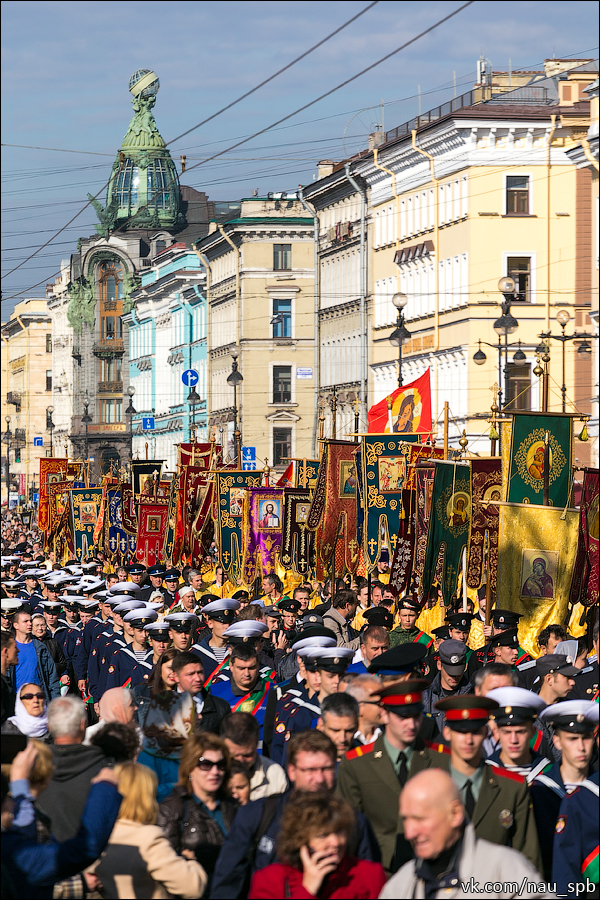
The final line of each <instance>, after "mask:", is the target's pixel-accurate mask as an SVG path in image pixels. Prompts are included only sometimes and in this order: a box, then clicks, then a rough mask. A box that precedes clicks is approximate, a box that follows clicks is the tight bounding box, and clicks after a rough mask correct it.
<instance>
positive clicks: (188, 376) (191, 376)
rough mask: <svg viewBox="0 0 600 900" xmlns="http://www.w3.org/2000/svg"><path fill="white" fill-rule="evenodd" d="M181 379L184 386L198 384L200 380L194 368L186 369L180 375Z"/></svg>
mask: <svg viewBox="0 0 600 900" xmlns="http://www.w3.org/2000/svg"><path fill="white" fill-rule="evenodd" d="M181 380H182V381H183V383H184V384H185V386H186V387H194V385H196V384H198V381H199V380H200V376H199V375H198V373H197V372H196V370H195V369H186V370H185V372H184V373H183V375H182V376H181Z"/></svg>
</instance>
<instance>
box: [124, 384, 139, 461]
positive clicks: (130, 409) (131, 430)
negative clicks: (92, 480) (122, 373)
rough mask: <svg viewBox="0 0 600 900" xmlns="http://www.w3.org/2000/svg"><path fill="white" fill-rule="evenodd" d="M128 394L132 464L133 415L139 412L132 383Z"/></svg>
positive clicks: (131, 457)
mask: <svg viewBox="0 0 600 900" xmlns="http://www.w3.org/2000/svg"><path fill="white" fill-rule="evenodd" d="M127 394H128V396H129V403H128V405H127V409H126V410H125V415H126V416H129V463H130V464H131V460H132V459H133V416H134V415H135V414H136V412H137V410H136V409H135V407H134V405H133V395H134V394H135V388H134V386H133V385H132V384H130V385H129V387H128V388H127Z"/></svg>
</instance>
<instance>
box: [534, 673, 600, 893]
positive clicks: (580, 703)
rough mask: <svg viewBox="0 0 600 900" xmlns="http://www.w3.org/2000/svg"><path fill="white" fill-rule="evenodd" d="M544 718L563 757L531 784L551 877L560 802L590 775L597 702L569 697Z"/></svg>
mask: <svg viewBox="0 0 600 900" xmlns="http://www.w3.org/2000/svg"><path fill="white" fill-rule="evenodd" d="M543 658H547V657H543ZM594 717H595V722H594ZM540 719H542V720H543V721H547V722H549V723H551V725H552V727H553V737H552V740H553V743H554V745H555V747H556V749H557V750H558V752H559V753H560V754H561V756H562V759H561V761H560V762H555V763H554V764H553V765H551V766H548V767H547V768H546V769H545V770H544V771H543V772H541V773H540V774H538V775H537V776H536V778H535V780H534V781H533V783H532V785H531V798H532V800H533V808H534V811H535V819H536V822H537V828H538V833H539V836H540V844H541V847H542V856H543V865H544V868H543V870H542V869H540V871H543V873H544V877H545V878H547V879H548V880H550V877H551V875H552V842H553V837H554V832H555V827H556V823H557V820H558V816H559V812H560V805H561V802H562V800H563V798H564V797H565V796H566V795H567V794H568V793H570V792H571V791H573V790H575V788H576V787H578V785H579V784H581V782H582V781H584V780H585V779H586V778H587V777H588V775H589V771H590V762H591V759H592V753H593V749H594V727H595V724H596V723H597V721H598V708H597V705H596V704H595V703H590V702H588V701H587V700H565V701H563V702H562V703H554V704H552V706H547V707H546V708H545V709H544V710H543V711H542V712H541V713H540Z"/></svg>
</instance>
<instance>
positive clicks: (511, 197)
mask: <svg viewBox="0 0 600 900" xmlns="http://www.w3.org/2000/svg"><path fill="white" fill-rule="evenodd" d="M506 215H507V216H527V215H529V175H508V176H507V178H506Z"/></svg>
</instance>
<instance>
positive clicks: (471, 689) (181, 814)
mask: <svg viewBox="0 0 600 900" xmlns="http://www.w3.org/2000/svg"><path fill="white" fill-rule="evenodd" d="M213 551H214V548H213ZM1 562H2V584H1V595H2V599H1V614H2V615H1V661H2V664H1V673H2V678H1V687H2V726H1V728H2V763H3V765H2V830H3V841H2V897H3V898H4V897H6V898H35V897H56V898H59V897H90V898H96V897H98V898H100V897H104V898H145V897H152V898H161V897H164V898H166V897H171V896H176V897H183V898H200V897H208V898H215V900H220V898H222V900H225V898H227V900H229V898H270V897H273V898H276V897H277V898H279V897H290V898H311V897H320V898H376V897H386V898H393V897H394V898H404V897H425V898H433V897H446V896H448V897H463V896H464V897H466V896H475V895H476V894H478V893H488V894H489V895H491V896H498V897H516V896H524V894H523V893H522V890H523V889H522V886H521V885H522V884H523V883H524V882H527V883H528V884H529V888H528V889H527V892H526V894H525V895H526V896H530V897H531V896H537V897H552V896H571V895H578V896H584V895H585V896H598V881H599V878H598V823H597V808H598V783H599V782H598V743H597V735H598V708H599V707H598V649H599V648H598V623H597V621H596V624H595V625H594V626H593V630H592V633H591V634H590V635H589V636H587V635H586V636H584V637H582V638H579V639H575V638H573V637H571V636H570V635H568V634H567V633H566V632H565V630H564V628H563V627H562V626H561V625H560V624H551V625H549V626H547V627H546V628H544V630H543V631H542V632H540V634H539V635H538V638H537V640H538V649H539V654H538V655H537V656H536V657H531V656H530V655H529V654H528V653H527V652H526V651H525V650H524V649H523V648H522V647H521V646H520V644H519V631H518V628H519V618H520V616H519V614H518V613H515V612H513V611H509V610H502V609H497V608H494V609H492V610H491V611H490V616H489V622H486V616H485V604H486V601H485V591H480V594H479V599H478V602H477V603H475V604H473V603H470V602H469V603H467V604H464V603H463V602H462V600H461V601H460V603H457V604H455V605H454V606H452V607H449V608H447V609H446V608H443V607H441V606H440V602H441V601H440V602H438V601H436V602H435V603H434V604H433V605H431V604H429V605H428V608H426V609H422V608H421V605H420V604H419V602H418V601H417V599H416V598H415V597H413V596H411V595H408V596H405V597H399V596H398V592H397V591H396V590H395V589H394V588H393V586H392V585H390V583H389V563H388V561H387V560H385V559H382V560H380V562H379V563H378V567H377V572H376V573H375V577H373V578H372V579H369V580H366V579H361V578H357V579H353V578H351V577H350V576H347V577H345V578H341V579H337V580H336V581H335V583H334V584H331V583H328V582H325V583H318V582H299V579H296V580H295V583H293V584H286V583H285V582H282V581H281V580H280V579H279V578H278V577H277V575H275V574H273V575H267V576H265V577H264V578H263V579H262V583H261V585H260V588H261V589H260V591H255V590H254V589H253V586H240V585H232V584H231V583H230V582H228V580H227V578H226V577H225V574H224V572H223V569H222V568H221V566H220V565H219V564H218V562H217V561H216V558H215V553H214V552H213V553H211V554H209V555H207V557H206V558H205V560H204V561H203V564H202V566H201V567H200V568H198V569H195V568H192V567H189V566H186V567H184V568H183V569H182V570H181V571H180V570H178V569H176V568H172V567H171V568H167V567H166V566H164V565H160V564H156V565H153V566H150V567H148V568H146V567H145V566H143V565H141V564H139V563H132V564H131V565H129V566H127V567H123V568H117V569H116V570H114V571H113V567H112V566H110V565H109V564H108V563H107V562H106V560H104V559H103V558H102V557H101V556H99V557H91V558H89V559H86V560H84V561H78V560H70V561H67V562H66V563H65V564H64V565H59V564H58V563H56V562H55V561H54V560H53V558H52V555H51V554H48V553H45V552H44V549H43V541H42V540H41V539H40V536H39V535H38V534H37V533H36V532H35V529H34V530H29V529H26V528H23V526H22V523H21V521H20V519H19V517H18V515H17V514H16V513H12V514H11V513H9V514H7V516H6V518H5V520H4V522H3V525H2V561H1ZM256 593H259V594H260V596H257V597H255V599H253V597H254V596H255V594H256ZM440 609H441V611H442V613H443V621H442V624H437V623H438V622H439V614H440ZM432 625H434V626H435V627H430V626H432ZM588 637H589V640H588ZM484 884H489V885H491V887H490V888H489V889H487V890H486V889H485V888H484ZM573 885H579V887H578V888H577V889H575V888H574V887H573ZM581 885H584V887H583V888H581ZM520 892H521V893H520Z"/></svg>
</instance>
